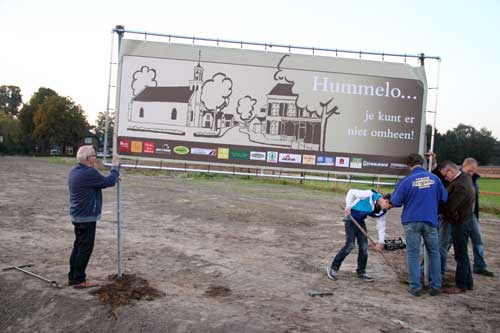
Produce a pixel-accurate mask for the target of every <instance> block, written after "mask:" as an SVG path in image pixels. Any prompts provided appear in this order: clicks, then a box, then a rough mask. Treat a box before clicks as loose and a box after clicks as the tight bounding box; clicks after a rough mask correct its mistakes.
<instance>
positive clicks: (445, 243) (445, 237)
mask: <svg viewBox="0 0 500 333" xmlns="http://www.w3.org/2000/svg"><path fill="white" fill-rule="evenodd" d="M450 247H451V224H449V223H447V222H446V221H445V220H444V218H443V216H442V215H439V254H440V257H441V274H443V275H444V273H445V272H446V269H447V268H446V260H447V259H448V252H449V251H450Z"/></svg>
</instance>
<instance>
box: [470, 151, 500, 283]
mask: <svg viewBox="0 0 500 333" xmlns="http://www.w3.org/2000/svg"><path fill="white" fill-rule="evenodd" d="M477 167H478V163H477V161H476V160H475V159H473V158H472V157H468V158H466V159H465V160H464V161H463V163H462V171H463V172H466V173H468V174H469V175H470V176H471V178H472V184H473V185H474V191H475V201H474V210H473V213H472V222H471V224H469V225H468V234H469V237H470V240H471V242H472V252H473V253H474V273H476V274H480V275H484V276H490V277H493V276H495V275H494V274H493V272H491V271H489V270H488V266H487V264H486V261H485V260H484V249H483V240H482V238H481V229H480V226H479V185H478V184H477V180H478V179H479V178H480V177H481V176H479V175H478V174H477V173H476V171H477Z"/></svg>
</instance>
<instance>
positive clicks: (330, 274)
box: [326, 266, 337, 281]
mask: <svg viewBox="0 0 500 333" xmlns="http://www.w3.org/2000/svg"><path fill="white" fill-rule="evenodd" d="M326 275H327V276H328V278H329V279H330V280H333V281H337V270H335V269H333V268H331V267H330V266H328V268H327V269H326Z"/></svg>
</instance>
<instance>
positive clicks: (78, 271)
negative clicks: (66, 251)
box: [68, 222, 96, 284]
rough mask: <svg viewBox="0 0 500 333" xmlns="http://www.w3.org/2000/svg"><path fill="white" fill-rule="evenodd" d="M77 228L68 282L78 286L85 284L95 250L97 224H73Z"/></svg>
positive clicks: (70, 259)
mask: <svg viewBox="0 0 500 333" xmlns="http://www.w3.org/2000/svg"><path fill="white" fill-rule="evenodd" d="M73 225H74V226H75V243H74V244H73V251H71V257H70V258H69V273H68V282H69V283H70V284H78V283H82V282H85V277H86V275H85V269H86V268H87V264H88V263H89V260H90V256H91V255H92V251H93V250H94V240H95V226H96V223H95V222H85V223H73Z"/></svg>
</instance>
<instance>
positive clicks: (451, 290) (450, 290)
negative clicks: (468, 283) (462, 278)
mask: <svg viewBox="0 0 500 333" xmlns="http://www.w3.org/2000/svg"><path fill="white" fill-rule="evenodd" d="M465 291H466V289H463V288H458V287H451V288H448V289H446V293H447V294H461V293H465Z"/></svg>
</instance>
